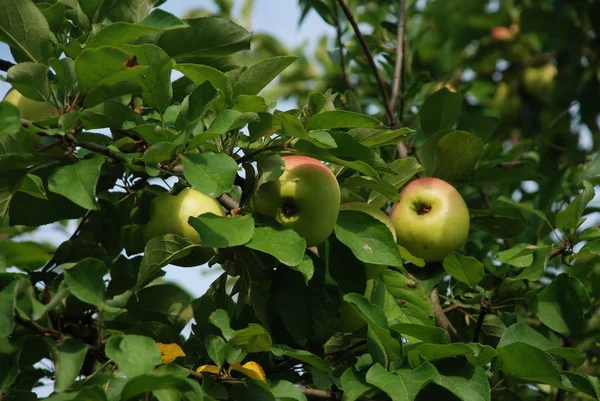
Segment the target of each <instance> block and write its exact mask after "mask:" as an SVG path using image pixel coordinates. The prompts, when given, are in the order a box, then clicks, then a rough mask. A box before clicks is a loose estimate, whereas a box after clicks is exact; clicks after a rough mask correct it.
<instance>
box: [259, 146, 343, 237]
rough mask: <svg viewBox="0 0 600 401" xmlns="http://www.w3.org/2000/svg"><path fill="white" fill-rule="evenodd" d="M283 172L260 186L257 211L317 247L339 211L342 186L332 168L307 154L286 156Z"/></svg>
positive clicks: (329, 232) (332, 224) (328, 232)
mask: <svg viewBox="0 0 600 401" xmlns="http://www.w3.org/2000/svg"><path fill="white" fill-rule="evenodd" d="M283 161H284V163H285V171H284V173H283V174H282V175H281V176H280V177H279V178H278V179H277V180H273V181H268V182H266V183H264V184H263V185H261V186H260V187H259V188H258V190H257V191H256V193H255V194H254V195H253V197H252V205H253V207H254V211H255V212H257V213H259V214H263V215H265V216H270V217H273V218H275V219H276V220H277V221H278V222H279V223H280V224H281V226H282V227H283V228H291V229H293V230H294V231H296V232H297V233H298V234H299V235H300V236H301V237H302V238H304V240H305V241H306V246H308V247H311V246H316V245H319V244H321V243H322V242H323V241H325V240H326V239H327V237H329V235H330V234H331V232H332V231H333V226H334V225H335V222H336V220H337V217H338V213H339V211H340V198H341V194H340V187H339V185H338V182H337V179H336V178H335V176H334V175H333V173H332V172H331V170H329V168H328V167H327V166H326V165H325V164H323V163H321V162H320V161H318V160H316V159H313V158H311V157H306V156H286V157H284V158H283Z"/></svg>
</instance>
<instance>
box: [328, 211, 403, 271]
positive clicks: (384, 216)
mask: <svg viewBox="0 0 600 401" xmlns="http://www.w3.org/2000/svg"><path fill="white" fill-rule="evenodd" d="M340 210H356V211H359V212H364V213H367V214H368V215H370V216H372V217H375V218H376V219H377V220H379V221H381V222H382V223H383V224H385V225H386V226H387V227H388V228H389V229H390V232H391V233H392V236H393V237H394V241H397V238H396V229H395V228H394V224H393V223H392V220H390V218H389V217H388V215H387V214H385V213H384V212H383V211H381V210H379V209H377V208H376V207H375V206H373V205H370V204H368V203H363V202H349V203H344V204H343V205H342V206H340ZM385 269H387V266H385V265H376V264H373V263H365V270H366V273H367V280H368V279H372V278H373V277H377V276H379V275H380V274H381V273H383V271H384V270H385Z"/></svg>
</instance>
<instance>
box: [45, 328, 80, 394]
mask: <svg viewBox="0 0 600 401" xmlns="http://www.w3.org/2000/svg"><path fill="white" fill-rule="evenodd" d="M87 351H88V346H87V345H86V344H84V343H82V342H81V341H79V340H76V339H73V338H69V339H67V340H65V341H63V342H60V343H58V344H56V346H55V347H53V348H52V354H53V358H52V359H53V361H54V366H55V372H56V382H55V384H54V391H56V392H59V393H60V392H63V391H66V390H68V389H69V387H71V385H72V384H73V383H74V382H75V379H77V377H78V376H79V374H80V371H81V367H82V366H83V361H84V360H85V356H86V354H87Z"/></svg>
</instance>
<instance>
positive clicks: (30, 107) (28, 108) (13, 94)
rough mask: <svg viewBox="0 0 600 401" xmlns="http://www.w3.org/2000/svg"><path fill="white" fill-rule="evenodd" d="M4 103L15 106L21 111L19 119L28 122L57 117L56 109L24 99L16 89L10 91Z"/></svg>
mask: <svg viewBox="0 0 600 401" xmlns="http://www.w3.org/2000/svg"><path fill="white" fill-rule="evenodd" d="M4 101H6V102H9V103H12V104H13V105H15V106H17V107H18V108H19V109H20V110H21V117H23V118H24V119H26V120H29V121H42V120H47V119H49V118H53V117H57V116H58V112H57V111H56V108H55V107H54V106H52V105H51V104H50V103H47V102H38V101H36V100H32V99H29V98H26V97H25V96H23V95H22V94H21V93H20V92H18V91H17V90H16V89H11V90H10V91H9V92H8V93H7V94H6V96H5V97H4Z"/></svg>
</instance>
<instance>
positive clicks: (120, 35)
mask: <svg viewBox="0 0 600 401" xmlns="http://www.w3.org/2000/svg"><path fill="white" fill-rule="evenodd" d="M187 26H188V24H186V23H185V22H184V21H182V20H180V19H179V18H177V17H175V16H174V15H173V14H169V13H168V12H166V11H163V10H161V9H155V10H153V11H152V13H150V15H148V16H147V17H146V18H144V19H143V20H142V21H140V22H138V23H135V24H133V23H130V22H115V23H113V24H110V25H106V26H105V27H104V28H103V29H102V30H100V31H99V32H98V33H97V34H96V36H93V37H92V38H91V39H90V40H89V41H88V43H87V46H86V48H94V47H100V46H117V45H119V44H122V43H128V42H131V41H132V40H134V39H137V38H139V37H141V36H146V35H149V34H151V33H156V32H162V31H166V30H170V29H178V28H186V27H187Z"/></svg>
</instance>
